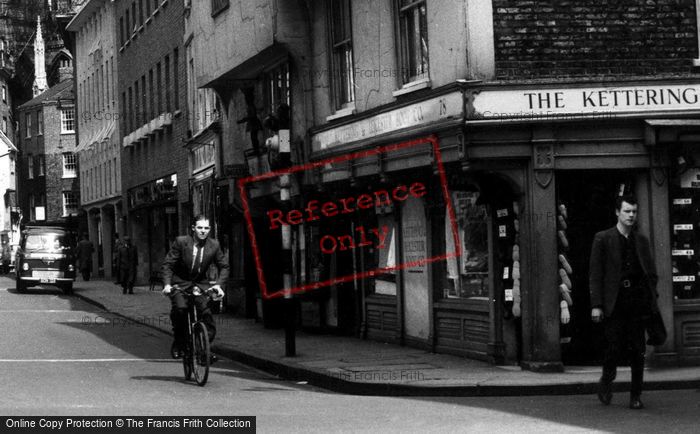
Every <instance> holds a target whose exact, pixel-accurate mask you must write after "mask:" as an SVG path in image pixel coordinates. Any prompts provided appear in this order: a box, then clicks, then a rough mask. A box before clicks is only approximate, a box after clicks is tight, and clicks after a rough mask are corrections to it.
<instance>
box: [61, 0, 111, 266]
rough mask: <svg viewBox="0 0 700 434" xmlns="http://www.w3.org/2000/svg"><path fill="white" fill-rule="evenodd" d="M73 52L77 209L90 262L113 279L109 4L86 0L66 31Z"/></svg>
mask: <svg viewBox="0 0 700 434" xmlns="http://www.w3.org/2000/svg"><path fill="white" fill-rule="evenodd" d="M67 29H68V31H70V32H73V33H74V35H75V37H74V40H75V50H76V65H75V74H76V95H77V100H76V107H77V109H76V112H77V113H80V115H79V116H78V118H77V119H76V123H77V131H78V147H77V154H78V161H79V162H80V197H81V202H80V206H81V209H82V210H83V211H84V212H85V213H86V217H87V226H88V234H89V237H90V239H91V240H92V241H93V243H94V244H95V246H97V247H98V249H97V250H96V251H95V253H94V256H95V257H94V258H93V261H92V264H93V267H94V270H93V272H94V274H95V275H98V273H99V271H100V269H102V274H103V275H104V277H106V278H111V277H112V262H113V261H112V254H113V251H114V245H113V244H114V241H115V239H117V238H118V237H119V236H120V235H122V234H124V230H125V228H124V224H123V221H124V220H123V217H122V215H123V212H122V184H121V182H122V180H121V142H120V141H119V131H118V125H119V115H118V106H117V104H118V103H117V100H118V98H117V64H116V59H117V54H118V51H117V50H118V48H119V47H118V46H117V43H116V35H117V32H116V20H115V16H114V3H113V2H110V1H99V0H91V1H89V2H86V3H85V4H84V6H83V7H82V9H80V12H79V13H78V14H77V15H76V16H75V17H74V18H73V20H72V21H71V22H70V23H69V25H68V26H67Z"/></svg>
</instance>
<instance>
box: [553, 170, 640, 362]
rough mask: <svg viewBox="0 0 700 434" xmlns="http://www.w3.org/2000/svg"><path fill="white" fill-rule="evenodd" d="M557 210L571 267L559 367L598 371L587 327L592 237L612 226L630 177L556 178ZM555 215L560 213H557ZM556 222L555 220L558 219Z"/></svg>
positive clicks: (592, 329)
mask: <svg viewBox="0 0 700 434" xmlns="http://www.w3.org/2000/svg"><path fill="white" fill-rule="evenodd" d="M556 176H557V181H556V182H557V206H558V208H559V207H560V206H561V205H564V207H565V209H566V220H565V224H566V229H563V228H562V225H561V222H557V230H560V231H563V234H564V236H565V237H566V239H567V241H568V244H569V248H568V249H566V250H564V249H562V247H560V248H559V249H560V250H559V253H560V254H563V255H564V256H565V257H566V259H567V260H568V262H569V264H570V265H571V269H572V273H571V275H570V276H569V277H570V280H571V298H572V301H573V305H572V306H571V307H569V311H570V316H571V321H570V323H569V324H566V325H561V328H560V331H561V337H562V361H563V362H564V363H565V364H571V365H587V364H593V365H597V364H599V363H600V360H601V358H602V352H603V345H604V342H603V331H602V326H601V325H600V324H594V323H593V322H592V321H591V303H590V295H589V284H588V277H589V276H588V268H589V261H590V255H591V246H592V244H593V237H594V236H595V234H596V233H597V232H599V231H602V230H604V229H607V228H610V227H612V226H613V225H615V224H616V222H617V218H616V216H615V200H616V197H617V196H618V195H619V194H620V191H621V190H624V193H630V192H633V191H634V189H633V188H632V183H633V181H632V180H633V179H634V178H633V173H631V172H625V171H619V170H615V171H612V170H574V171H566V172H558V173H557V175H556ZM558 214H559V213H558ZM557 217H558V216H557Z"/></svg>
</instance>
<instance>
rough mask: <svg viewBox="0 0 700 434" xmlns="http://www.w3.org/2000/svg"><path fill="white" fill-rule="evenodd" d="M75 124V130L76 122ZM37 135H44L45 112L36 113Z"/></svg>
mask: <svg viewBox="0 0 700 434" xmlns="http://www.w3.org/2000/svg"><path fill="white" fill-rule="evenodd" d="M73 122H74V124H73V128H75V120H74V121H73ZM36 135H37V136H43V135H44V112H43V111H42V110H39V111H37V112H36Z"/></svg>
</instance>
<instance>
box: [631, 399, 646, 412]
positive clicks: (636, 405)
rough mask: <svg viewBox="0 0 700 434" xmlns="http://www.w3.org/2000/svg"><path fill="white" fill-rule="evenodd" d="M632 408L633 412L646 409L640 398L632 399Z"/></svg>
mask: <svg viewBox="0 0 700 434" xmlns="http://www.w3.org/2000/svg"><path fill="white" fill-rule="evenodd" d="M630 408H631V409H632V410H641V409H643V408H644V404H643V403H642V400H641V398H640V397H639V396H632V397H630Z"/></svg>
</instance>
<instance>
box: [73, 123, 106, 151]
mask: <svg viewBox="0 0 700 434" xmlns="http://www.w3.org/2000/svg"><path fill="white" fill-rule="evenodd" d="M115 128H116V124H115V121H109V122H107V123H106V124H104V125H103V126H102V128H101V129H99V130H96V131H93V132H92V134H91V135H89V136H88V138H87V139H86V140H81V141H80V143H79V145H78V147H77V148H76V152H81V151H85V150H88V149H90V148H91V147H92V146H94V144H95V143H100V142H102V141H104V140H109V138H110V136H111V135H112V133H113V132H114V129H115Z"/></svg>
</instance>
